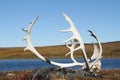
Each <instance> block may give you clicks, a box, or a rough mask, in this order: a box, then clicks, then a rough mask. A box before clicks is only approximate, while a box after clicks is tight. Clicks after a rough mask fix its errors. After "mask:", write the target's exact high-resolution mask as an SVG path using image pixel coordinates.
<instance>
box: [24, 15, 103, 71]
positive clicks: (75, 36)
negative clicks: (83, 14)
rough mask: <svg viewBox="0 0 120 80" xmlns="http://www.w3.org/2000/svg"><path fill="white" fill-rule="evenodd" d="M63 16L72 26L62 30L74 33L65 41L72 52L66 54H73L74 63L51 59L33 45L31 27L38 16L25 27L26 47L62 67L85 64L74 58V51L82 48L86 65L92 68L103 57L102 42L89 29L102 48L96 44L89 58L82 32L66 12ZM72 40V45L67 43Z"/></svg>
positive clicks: (44, 59)
mask: <svg viewBox="0 0 120 80" xmlns="http://www.w3.org/2000/svg"><path fill="white" fill-rule="evenodd" d="M62 14H63V16H64V17H65V19H66V21H68V23H69V24H70V28H69V29H67V30H61V31H62V32H72V33H73V36H72V37H71V38H69V39H67V40H66V41H64V43H66V46H67V47H68V48H69V49H70V52H69V53H67V54H66V56H67V55H68V54H70V55H71V59H72V60H73V63H58V62H54V61H52V60H49V59H47V58H45V57H43V56H42V55H41V54H39V53H38V52H37V50H36V49H35V48H34V47H33V46H32V43H31V38H30V32H31V29H32V27H33V25H34V23H35V22H36V20H37V19H38V17H36V18H35V19H34V20H33V21H32V22H31V23H30V25H29V27H28V28H27V29H23V28H22V29H23V31H25V32H26V37H25V38H24V40H25V41H26V43H27V47H26V48H25V49H24V51H25V50H30V51H31V52H33V53H34V54H35V55H36V56H37V57H38V58H39V59H41V60H43V61H45V62H47V63H50V64H52V65H56V66H59V67H61V68H63V67H72V66H81V67H82V66H84V63H80V62H77V61H76V60H75V59H74V56H73V53H74V52H75V51H76V50H82V52H83V57H84V60H85V66H86V70H90V69H91V68H92V67H93V66H94V65H95V64H96V63H97V61H98V60H99V59H100V58H101V55H102V47H101V44H100V42H99V40H98V39H97V37H96V35H95V34H94V33H93V32H92V31H90V30H89V32H90V33H91V35H92V36H93V37H94V38H95V39H96V40H97V42H98V43H99V48H100V50H98V49H97V47H96V45H94V53H93V55H92V57H91V59H88V58H87V55H86V52H85V47H84V42H83V40H82V38H81V36H80V34H79V33H78V31H77V29H76V28H75V26H74V24H73V22H72V20H71V19H70V18H69V17H68V16H67V15H66V14H64V13H62ZM69 41H70V42H71V46H69V45H68V44H67V43H68V42H69ZM77 44H80V45H79V46H78V47H76V45H77ZM93 59H95V60H94V61H92V62H91V60H93Z"/></svg>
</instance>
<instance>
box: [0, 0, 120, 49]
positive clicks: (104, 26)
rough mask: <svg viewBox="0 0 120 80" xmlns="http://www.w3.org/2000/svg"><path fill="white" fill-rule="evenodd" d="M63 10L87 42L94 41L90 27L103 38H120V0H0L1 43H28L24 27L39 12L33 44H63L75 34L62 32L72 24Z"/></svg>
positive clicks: (10, 45)
mask: <svg viewBox="0 0 120 80" xmlns="http://www.w3.org/2000/svg"><path fill="white" fill-rule="evenodd" d="M62 12H63V13H65V14H67V15H68V16H69V17H70V18H71V19H72V21H73V23H74V24H75V26H76V28H77V30H78V32H79V33H80V35H81V37H82V39H83V41H84V42H85V43H91V42H93V41H94V39H93V38H92V37H91V36H90V34H89V33H88V31H87V30H92V31H93V32H94V33H95V34H96V35H97V36H98V38H99V40H100V41H101V42H110V41H120V0H0V47H23V46H25V45H26V43H25V41H22V39H23V38H24V37H25V32H23V31H22V28H27V27H28V26H29V23H30V21H32V20H33V19H34V18H35V17H36V16H39V19H38V20H37V21H36V23H35V24H34V26H33V29H32V32H31V39H32V43H33V45H34V46H52V45H61V44H62V42H63V41H64V40H66V39H68V38H69V37H71V36H72V34H71V33H70V32H68V33H61V32H59V30H64V29H67V28H69V24H68V23H67V21H66V20H65V19H64V17H63V15H62V14H61V13H62Z"/></svg>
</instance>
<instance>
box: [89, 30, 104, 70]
mask: <svg viewBox="0 0 120 80" xmlns="http://www.w3.org/2000/svg"><path fill="white" fill-rule="evenodd" d="M88 31H89V32H90V33H91V36H92V37H94V38H95V39H96V40H97V42H98V44H99V49H98V48H97V46H96V45H94V48H95V49H94V53H93V55H92V57H91V59H92V60H93V59H95V60H94V61H93V62H91V63H90V68H92V66H93V65H94V64H95V63H96V62H97V61H98V60H100V59H101V58H102V45H101V43H100V41H99V40H98V38H97V36H96V35H95V34H94V33H93V32H92V31H90V30H88Z"/></svg>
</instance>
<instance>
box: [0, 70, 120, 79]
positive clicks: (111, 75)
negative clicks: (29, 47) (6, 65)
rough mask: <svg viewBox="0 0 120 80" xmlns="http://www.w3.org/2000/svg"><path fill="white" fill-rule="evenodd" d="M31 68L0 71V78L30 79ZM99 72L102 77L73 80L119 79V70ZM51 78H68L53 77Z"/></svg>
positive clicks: (77, 77) (78, 77)
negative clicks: (27, 69)
mask: <svg viewBox="0 0 120 80" xmlns="http://www.w3.org/2000/svg"><path fill="white" fill-rule="evenodd" d="M30 74H31V70H29V71H9V72H0V80H30V79H29V77H30ZM99 74H101V75H102V76H103V78H95V77H81V76H76V78H75V79H74V80H120V70H103V71H101V72H100V73H99ZM58 77H59V76H58ZM52 80H68V79H63V78H62V79H60V78H57V77H55V78H54V79H52Z"/></svg>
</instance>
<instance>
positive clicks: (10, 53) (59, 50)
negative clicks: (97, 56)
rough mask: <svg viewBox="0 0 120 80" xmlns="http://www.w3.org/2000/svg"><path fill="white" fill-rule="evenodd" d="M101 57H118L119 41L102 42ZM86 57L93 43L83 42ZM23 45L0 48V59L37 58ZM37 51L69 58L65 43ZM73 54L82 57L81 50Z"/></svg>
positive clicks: (90, 53)
mask: <svg viewBox="0 0 120 80" xmlns="http://www.w3.org/2000/svg"><path fill="white" fill-rule="evenodd" d="M102 47H103V58H120V41H114V42H106V43H102ZM85 48H86V52H87V55H88V57H90V56H91V55H92V53H93V44H85ZM23 49H24V48H23V47H14V48H0V59H33V58H34V59H37V57H36V56H35V55H34V54H33V53H32V52H30V51H25V52H24V50H23ZM36 49H37V50H38V52H39V53H40V54H42V55H43V56H45V57H47V58H69V56H67V57H65V54H66V53H68V52H69V49H68V48H67V47H66V46H65V45H60V46H46V47H36ZM74 56H75V57H76V58H82V53H81V51H76V52H75V54H74Z"/></svg>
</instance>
